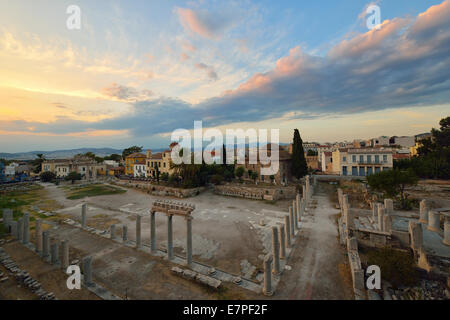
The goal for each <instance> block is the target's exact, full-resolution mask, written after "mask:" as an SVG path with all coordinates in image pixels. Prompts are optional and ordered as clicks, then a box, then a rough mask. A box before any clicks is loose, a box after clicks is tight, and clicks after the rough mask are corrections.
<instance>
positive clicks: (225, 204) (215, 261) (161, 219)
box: [45, 184, 292, 274]
mask: <svg viewBox="0 0 450 320" xmlns="http://www.w3.org/2000/svg"><path fill="white" fill-rule="evenodd" d="M45 188H46V190H47V192H48V197H50V198H52V199H55V200H56V201H57V202H58V203H59V205H61V206H62V207H63V208H64V209H60V210H57V211H56V212H58V213H59V214H61V215H62V216H67V217H70V218H72V219H74V220H78V221H79V220H80V215H81V205H82V203H83V202H87V203H88V222H87V223H88V225H89V226H92V227H96V228H99V229H105V230H106V229H107V228H108V227H109V226H110V225H111V224H112V223H116V224H119V226H118V228H116V229H118V234H120V231H119V229H120V225H122V224H125V225H127V226H128V234H129V238H130V239H131V240H134V239H135V229H136V223H135V220H136V218H135V217H136V214H137V213H139V214H142V215H143V216H144V218H143V219H142V240H143V241H144V243H148V242H149V241H150V218H149V209H150V207H151V204H152V203H153V201H154V200H156V199H161V198H160V197H155V196H151V195H148V194H146V193H144V192H142V191H139V190H135V189H128V191H127V192H126V193H124V194H117V195H108V196H97V197H91V198H85V199H81V200H68V199H66V196H65V193H64V190H63V189H62V188H59V187H56V186H54V185H52V184H46V185H45ZM164 199H167V198H164ZM173 200H176V201H181V202H188V203H192V204H195V206H196V210H195V211H194V212H193V218H194V221H193V224H192V228H193V255H194V260H196V261H199V262H203V263H206V264H208V265H211V266H214V267H216V268H220V269H222V270H225V271H228V272H230V273H233V274H245V273H246V270H244V269H243V268H242V267H241V264H242V263H243V262H247V261H248V262H249V263H250V264H251V265H252V266H254V267H255V268H261V267H262V258H261V257H263V255H264V254H266V253H268V252H269V250H271V249H270V246H271V241H268V239H269V238H270V237H271V226H273V225H276V224H278V223H283V217H284V215H285V214H286V213H287V212H288V206H289V205H292V204H291V203H292V202H290V201H287V200H286V201H278V202H277V203H276V204H269V203H266V202H263V201H256V200H249V199H240V198H231V197H223V196H219V195H215V194H213V193H212V192H211V191H207V192H204V193H202V194H200V195H199V196H197V197H194V198H189V199H181V200H180V199H173ZM261 220H264V222H265V226H262V225H260V222H261ZM156 224H157V227H156V229H157V231H156V239H157V243H158V244H157V245H158V247H159V248H161V249H166V247H167V218H166V217H165V216H164V215H163V214H158V215H157V217H156ZM173 235H174V250H175V252H176V253H180V254H183V253H184V252H185V248H186V223H185V221H184V219H182V218H176V219H174V223H173Z"/></svg>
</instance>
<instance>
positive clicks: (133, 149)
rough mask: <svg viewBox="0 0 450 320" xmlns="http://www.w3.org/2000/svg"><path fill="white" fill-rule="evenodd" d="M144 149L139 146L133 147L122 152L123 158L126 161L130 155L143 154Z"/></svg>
mask: <svg viewBox="0 0 450 320" xmlns="http://www.w3.org/2000/svg"><path fill="white" fill-rule="evenodd" d="M143 148H144V147H138V146H132V147H129V148H126V149H124V150H123V151H122V158H123V159H125V158H126V157H128V156H129V155H130V154H133V153H136V152H142V149H143Z"/></svg>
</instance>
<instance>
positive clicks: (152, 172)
mask: <svg viewBox="0 0 450 320" xmlns="http://www.w3.org/2000/svg"><path fill="white" fill-rule="evenodd" d="M171 152H172V151H171V150H165V151H163V152H160V153H155V154H153V153H152V151H151V150H148V151H147V177H156V168H158V171H159V172H160V173H167V174H169V175H171V174H172V173H173V172H174V170H173V169H170V162H171Z"/></svg>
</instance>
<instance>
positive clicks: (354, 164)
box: [332, 148, 393, 177]
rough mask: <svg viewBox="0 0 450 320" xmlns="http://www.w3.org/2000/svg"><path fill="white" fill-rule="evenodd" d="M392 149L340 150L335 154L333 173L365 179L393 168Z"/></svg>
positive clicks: (333, 156)
mask: <svg viewBox="0 0 450 320" xmlns="http://www.w3.org/2000/svg"><path fill="white" fill-rule="evenodd" d="M392 155H393V151H392V149H390V148H360V149H345V148H344V149H338V150H336V151H334V152H333V155H332V158H333V173H334V174H339V175H342V176H359V177H364V176H368V175H371V174H374V173H378V172H380V171H384V170H390V169H392V167H393V157H392Z"/></svg>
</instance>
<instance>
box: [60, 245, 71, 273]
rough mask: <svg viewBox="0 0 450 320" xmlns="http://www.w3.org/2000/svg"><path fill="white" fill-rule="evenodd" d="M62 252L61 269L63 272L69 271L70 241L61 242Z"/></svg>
mask: <svg viewBox="0 0 450 320" xmlns="http://www.w3.org/2000/svg"><path fill="white" fill-rule="evenodd" d="M61 251H62V261H61V268H62V269H63V270H67V267H68V266H69V241H68V240H63V241H61Z"/></svg>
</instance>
